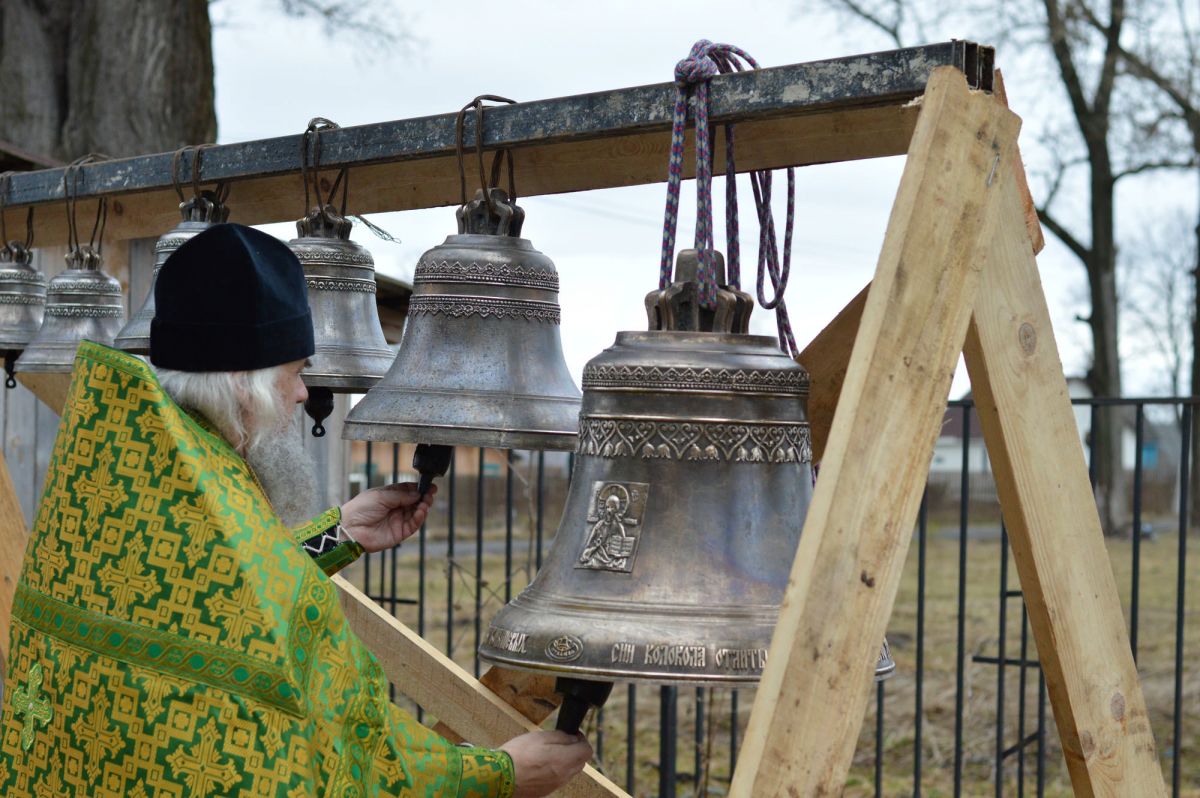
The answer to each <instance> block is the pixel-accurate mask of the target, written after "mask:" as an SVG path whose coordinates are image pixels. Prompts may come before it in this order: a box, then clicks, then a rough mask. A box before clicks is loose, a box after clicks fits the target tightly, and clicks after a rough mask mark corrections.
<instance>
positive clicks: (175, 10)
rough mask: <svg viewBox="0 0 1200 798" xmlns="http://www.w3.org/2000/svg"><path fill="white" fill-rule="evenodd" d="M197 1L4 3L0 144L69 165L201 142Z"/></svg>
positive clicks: (206, 40)
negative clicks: (98, 155) (91, 155)
mask: <svg viewBox="0 0 1200 798" xmlns="http://www.w3.org/2000/svg"><path fill="white" fill-rule="evenodd" d="M210 38H211V31H210V29H209V22H208V5H207V0H179V1H178V2H171V3H144V2H139V0H4V2H3V3H2V4H0V103H2V104H3V112H0V139H3V140H5V141H8V142H12V143H14V144H16V145H18V146H20V147H23V148H24V149H26V150H29V151H31V152H33V153H35V154H38V155H42V156H48V157H50V158H53V159H57V160H61V161H66V160H71V159H73V158H75V157H77V156H79V155H81V154H84V153H87V152H104V153H107V154H109V155H113V156H120V155H133V154H136V153H140V152H147V151H161V150H166V149H173V148H175V147H178V146H180V145H181V144H186V143H198V142H203V141H211V140H212V139H213V138H214V136H215V135H216V115H215V112H214V109H213V83H212V74H213V66H212V46H211V43H210Z"/></svg>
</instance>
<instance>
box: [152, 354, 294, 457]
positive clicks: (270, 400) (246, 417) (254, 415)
mask: <svg viewBox="0 0 1200 798" xmlns="http://www.w3.org/2000/svg"><path fill="white" fill-rule="evenodd" d="M284 368H286V366H272V367H270V368H265V369H255V370H253V371H176V370H175V369H163V368H156V369H155V371H156V372H157V373H158V382H159V384H160V385H162V387H163V390H165V391H166V392H167V393H168V394H169V395H170V396H171V398H172V399H174V400H175V402H176V404H178V405H180V406H181V407H183V408H185V409H187V410H192V411H195V412H197V413H199V414H200V415H202V416H204V418H206V419H207V420H208V421H209V422H211V423H212V424H213V425H214V426H215V427H216V428H217V430H218V431H219V432H220V433H221V435H222V436H224V438H225V440H227V441H229V443H230V445H232V446H233V448H234V449H236V450H237V451H238V452H239V453H241V454H243V455H244V454H245V453H246V451H247V450H249V449H251V448H254V447H256V446H258V445H260V444H261V443H263V441H264V439H265V438H267V437H269V436H271V435H274V434H277V433H278V431H279V429H280V427H281V426H282V425H283V424H284V423H285V422H284V419H285V418H291V417H292V415H293V411H294V409H295V408H294V407H293V406H291V405H290V404H289V403H287V402H286V401H285V397H283V396H282V395H281V392H280V384H281V383H282V378H283V369H284Z"/></svg>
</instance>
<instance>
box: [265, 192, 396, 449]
mask: <svg viewBox="0 0 1200 798" xmlns="http://www.w3.org/2000/svg"><path fill="white" fill-rule="evenodd" d="M353 226H354V225H353V223H352V222H351V221H350V220H349V219H347V218H345V217H344V216H342V215H341V214H340V213H338V212H337V211H336V210H334V208H333V206H332V205H325V206H324V207H321V208H314V209H313V211H312V212H311V213H309V214H308V215H307V216H305V217H304V218H303V219H301V220H300V221H298V222H296V229H297V231H298V233H299V237H298V238H294V239H292V240H291V241H289V242H288V246H289V247H290V248H291V250H292V251H293V252H295V253H296V257H297V258H298V259H299V260H300V264H301V265H302V266H303V267H304V278H305V281H306V282H307V283H308V303H309V305H310V306H311V308H312V315H313V332H314V334H315V338H316V351H315V353H314V354H313V356H312V358H311V361H312V365H310V366H308V367H307V368H305V370H304V371H303V372H302V374H301V376H302V377H303V379H304V384H305V385H306V386H308V389H309V401H308V402H306V403H305V409H306V410H307V411H308V413H309V415H310V416H312V417H313V419H314V420H315V421H316V426H314V428H313V434H314V435H317V436H318V437H320V436H321V435H324V428H323V427H322V426H321V422H322V421H323V420H324V418H325V416H328V415H329V413H330V411H331V410H332V409H333V394H334V393H365V392H366V391H367V389H368V388H370V387H371V386H372V385H374V384H375V383H377V382H379V380H380V379H381V378H382V377H383V375H384V374H386V373H387V370H388V367H389V366H390V365H391V364H392V360H393V358H394V357H395V355H394V354H393V352H392V350H391V349H390V348H389V347H388V344H387V341H386V340H385V339H384V337H383V327H382V326H381V325H380V324H379V309H378V308H377V307H376V305H375V290H376V289H375V261H374V260H372V258H371V253H370V252H368V251H367V250H366V248H365V247H362V246H360V245H359V244H357V243H355V242H354V241H351V240H350V230H351V229H352V228H353Z"/></svg>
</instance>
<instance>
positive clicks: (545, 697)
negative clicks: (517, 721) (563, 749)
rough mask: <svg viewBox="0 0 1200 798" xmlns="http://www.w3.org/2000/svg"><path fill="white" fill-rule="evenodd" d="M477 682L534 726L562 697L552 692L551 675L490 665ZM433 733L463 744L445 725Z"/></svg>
mask: <svg viewBox="0 0 1200 798" xmlns="http://www.w3.org/2000/svg"><path fill="white" fill-rule="evenodd" d="M479 683H480V684H482V685H483V686H484V687H486V688H487V689H488V690H491V691H492V692H493V693H495V694H496V695H497V696H499V697H500V699H501V700H502V701H504V703H506V704H508V705H509V706H510V707H512V708H513V709H515V710H517V712H520V713H521V714H522V715H524V716H525V717H526V718H528V719H529V720H530V721H532V722H533V723H534V724H536V725H541V723H542V721H544V720H545V719H546V718H548V717H550V716H551V715H552V714H554V710H556V709H558V705H559V704H561V703H562V696H561V695H559V694H558V693H556V692H554V677H553V676H547V675H544V674H538V673H530V672H528V671H514V670H509V669H508V668H498V667H496V666H492V667H490V668H488V669H487V670H486V671H484V672H483V675H482V676H480V677H479ZM433 730H434V731H435V732H437V733H438V734H440V735H442V736H443V737H445V738H447V739H449V740H453V741H454V742H462V738H461V737H459V736H458V734H457V733H455V731H454V730H453V729H451V728H450V727H449V726H447V725H446V724H445V723H438V724H437V725H436V726H434V727H433Z"/></svg>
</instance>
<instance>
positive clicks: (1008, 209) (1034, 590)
mask: <svg viewBox="0 0 1200 798" xmlns="http://www.w3.org/2000/svg"><path fill="white" fill-rule="evenodd" d="M1005 192H1006V196H1005V197H1004V199H1005V202H1004V203H1002V204H1001V205H1000V207H998V208H997V209H996V212H997V213H999V214H1000V215H1001V218H1000V226H999V228H998V230H997V232H996V234H995V235H994V236H993V237H992V239H991V242H990V243H991V254H990V256H989V262H988V264H987V268H986V270H985V272H984V274H983V278H982V282H981V285H980V289H979V294H978V298H977V299H976V302H975V313H974V316H973V317H972V320H971V326H970V329H969V331H968V334H967V341H966V347H965V355H966V361H967V369H968V371H969V373H970V375H971V387H972V389H973V391H974V398H975V406H976V410H977V412H978V413H979V422H980V426H981V427H982V429H983V436H984V440H985V442H986V444H987V452H988V457H989V459H990V461H991V464H992V471H993V473H994V476H995V480H996V489H997V492H998V494H999V497H1000V505H1001V508H1002V509H1003V512H1004V521H1005V524H1007V527H1008V539H1009V543H1010V544H1011V545H1012V551H1013V556H1014V558H1015V560H1016V563H1017V571H1018V572H1019V574H1020V577H1021V594H1022V596H1023V598H1024V600H1025V607H1026V609H1027V611H1028V613H1029V622H1030V625H1031V626H1032V627H1033V633H1034V638H1035V639H1036V640H1037V650H1038V656H1039V657H1040V659H1041V663H1042V670H1043V672H1044V673H1045V674H1046V686H1047V688H1048V690H1049V693H1050V702H1051V705H1052V706H1053V707H1054V718H1055V722H1056V723H1057V725H1058V733H1059V737H1060V738H1061V739H1062V744H1063V753H1064V754H1065V756H1066V760H1067V769H1068V771H1069V772H1070V774H1071V783H1072V785H1073V787H1074V790H1075V794H1076V795H1086V796H1093V795H1095V796H1129V797H1130V798H1133V796H1138V797H1139V798H1140V797H1141V796H1147V797H1150V796H1165V795H1166V794H1167V793H1166V785H1165V784H1164V782H1163V775H1162V771H1161V769H1160V766H1159V762H1158V749H1157V748H1156V747H1155V745H1154V736H1153V734H1152V733H1151V730H1150V721H1149V717H1148V716H1147V714H1146V704H1145V700H1144V699H1143V697H1142V691H1141V688H1140V686H1139V685H1138V677H1137V668H1136V666H1135V664H1134V661H1133V655H1132V654H1131V652H1130V646H1129V638H1128V636H1127V635H1126V633H1125V621H1124V616H1123V615H1122V613H1121V604H1120V599H1119V593H1118V592H1117V585H1116V582H1115V581H1114V579H1113V572H1112V565H1111V563H1110V562H1109V558H1108V552H1107V550H1106V549H1105V546H1104V535H1103V532H1102V531H1101V527H1100V517H1099V515H1098V514H1097V511H1096V501H1095V498H1094V497H1093V495H1092V491H1091V487H1090V484H1089V481H1088V471H1087V465H1086V464H1085V462H1084V456H1083V446H1082V444H1081V442H1080V440H1079V431H1078V428H1077V426H1076V421H1075V414H1074V413H1073V412H1072V410H1071V400H1070V395H1069V394H1068V393H1067V383H1066V380H1065V379H1064V378H1063V369H1062V362H1061V360H1060V359H1059V355H1058V348H1057V346H1056V345H1055V342H1054V332H1053V330H1052V329H1051V326H1050V314H1049V311H1048V310H1047V308H1046V299H1045V296H1044V294H1043V293H1042V285H1041V280H1040V279H1039V276H1038V270H1037V262H1036V261H1035V259H1034V257H1033V254H1032V251H1031V249H1030V246H1029V244H1030V241H1029V237H1028V235H1027V232H1026V228H1025V226H1024V224H1023V221H1024V213H1023V202H1022V198H1021V196H1020V194H1019V186H1018V185H1016V184H1009V185H1008V186H1006V187H1005Z"/></svg>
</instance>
